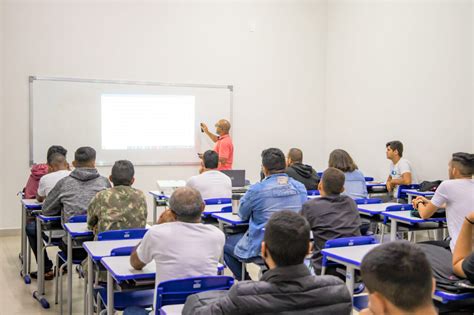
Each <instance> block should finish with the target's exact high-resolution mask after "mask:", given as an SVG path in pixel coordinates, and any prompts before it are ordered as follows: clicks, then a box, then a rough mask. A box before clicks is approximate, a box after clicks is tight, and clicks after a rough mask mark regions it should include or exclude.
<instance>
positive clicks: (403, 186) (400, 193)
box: [396, 184, 420, 199]
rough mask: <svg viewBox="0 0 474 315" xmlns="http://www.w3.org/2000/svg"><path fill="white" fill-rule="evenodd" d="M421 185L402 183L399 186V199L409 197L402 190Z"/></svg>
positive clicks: (416, 187) (417, 187)
mask: <svg viewBox="0 0 474 315" xmlns="http://www.w3.org/2000/svg"><path fill="white" fill-rule="evenodd" d="M419 188H420V185H419V184H411V185H400V186H398V193H397V196H396V198H397V199H407V198H408V195H407V194H406V193H404V192H402V190H403V189H419Z"/></svg>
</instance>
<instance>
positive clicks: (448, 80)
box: [325, 0, 474, 180]
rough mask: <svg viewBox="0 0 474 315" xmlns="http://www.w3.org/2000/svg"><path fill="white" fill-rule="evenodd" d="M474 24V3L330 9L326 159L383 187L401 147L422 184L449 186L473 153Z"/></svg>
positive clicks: (338, 3) (350, 4)
mask: <svg viewBox="0 0 474 315" xmlns="http://www.w3.org/2000/svg"><path fill="white" fill-rule="evenodd" d="M472 17H473V11H472V1H469V0H466V1H464V0H429V1H424V0H413V1H379V0H350V1H348V0H331V1H329V5H328V41H327V44H328V46H327V72H326V86H327V90H326V91H327V94H326V114H325V123H326V125H325V130H326V138H325V153H326V154H328V153H329V152H330V151H331V150H333V149H335V148H338V147H340V148H344V149H346V150H348V151H349V152H350V153H351V154H352V155H353V157H354V158H355V160H356V162H357V164H358V165H359V167H360V169H362V170H363V171H364V173H365V174H366V175H371V176H375V177H376V178H377V179H380V180H384V179H386V177H387V175H388V167H389V164H388V160H386V159H385V143H386V142H387V141H389V140H395V139H398V140H401V141H402V142H403V143H404V144H405V156H406V157H407V158H408V159H409V160H411V162H412V164H413V166H414V168H415V171H416V172H417V173H418V178H419V179H420V180H423V179H424V180H434V179H444V178H446V177H447V163H448V160H449V159H450V156H451V153H452V152H457V151H471V152H473V149H474V145H473V144H474V126H473V117H474V113H473V107H474V106H473V94H472V91H473V85H472V73H473V68H472V64H473V61H472V56H473V49H472V42H473V37H472V35H473V34H472V32H473V24H472Z"/></svg>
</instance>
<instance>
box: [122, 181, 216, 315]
mask: <svg viewBox="0 0 474 315" xmlns="http://www.w3.org/2000/svg"><path fill="white" fill-rule="evenodd" d="M169 207H170V208H169V209H167V210H166V211H165V212H164V213H163V214H162V216H161V217H160V222H162V224H157V225H154V226H152V227H151V228H150V229H149V230H148V232H147V233H146V234H145V237H144V238H143V240H142V241H141V242H140V244H139V245H138V246H137V248H136V250H134V251H133V252H132V255H131V256H130V264H131V265H132V267H133V268H135V269H138V270H140V269H142V268H143V267H145V265H146V264H148V263H150V262H152V261H154V262H155V264H156V280H155V281H156V282H155V286H156V285H158V284H159V283H160V282H163V281H167V280H172V279H178V278H189V277H197V276H215V275H217V264H218V262H219V258H220V257H221V256H222V253H223V249H224V242H225V236H224V233H223V232H222V231H221V230H219V229H218V228H217V227H215V226H212V225H210V224H203V223H201V214H202V211H203V210H204V202H203V200H202V198H201V194H200V193H199V192H198V191H197V190H195V189H193V188H189V187H182V188H178V189H176V190H175V192H174V193H173V194H172V195H171V198H170V201H169ZM155 295H156V292H155ZM154 301H156V296H155V298H154ZM135 311H136V310H134V309H131V310H126V311H125V312H124V314H136V313H135ZM137 313H138V314H143V313H140V312H137Z"/></svg>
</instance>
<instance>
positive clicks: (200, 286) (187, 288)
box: [155, 276, 234, 314]
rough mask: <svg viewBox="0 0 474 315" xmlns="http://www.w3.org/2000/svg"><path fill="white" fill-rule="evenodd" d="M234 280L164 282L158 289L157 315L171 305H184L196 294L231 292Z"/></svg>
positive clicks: (211, 278)
mask: <svg viewBox="0 0 474 315" xmlns="http://www.w3.org/2000/svg"><path fill="white" fill-rule="evenodd" d="M233 284H234V278H232V277H229V276H204V277H193V278H184V279H175V280H169V281H163V282H161V283H160V284H158V286H157V288H156V307H155V311H156V313H155V314H160V313H159V312H160V308H161V307H162V306H165V305H170V304H184V302H185V301H186V298H187V297H188V296H189V295H191V294H195V293H199V292H204V291H210V290H229V289H230V287H231V286H232V285H233Z"/></svg>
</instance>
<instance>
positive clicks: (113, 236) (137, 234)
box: [97, 229, 147, 241]
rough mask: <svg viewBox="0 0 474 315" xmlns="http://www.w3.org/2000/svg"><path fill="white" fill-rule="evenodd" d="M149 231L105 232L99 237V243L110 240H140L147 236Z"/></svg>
mask: <svg viewBox="0 0 474 315" xmlns="http://www.w3.org/2000/svg"><path fill="white" fill-rule="evenodd" d="M146 232H147V229H129V230H114V231H105V232H101V233H99V234H98V235H97V240H98V241H110V240H124V239H130V240H131V239H139V238H143V236H145V233H146Z"/></svg>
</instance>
